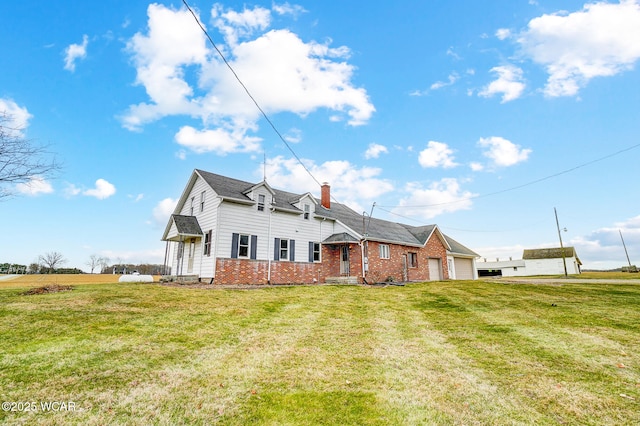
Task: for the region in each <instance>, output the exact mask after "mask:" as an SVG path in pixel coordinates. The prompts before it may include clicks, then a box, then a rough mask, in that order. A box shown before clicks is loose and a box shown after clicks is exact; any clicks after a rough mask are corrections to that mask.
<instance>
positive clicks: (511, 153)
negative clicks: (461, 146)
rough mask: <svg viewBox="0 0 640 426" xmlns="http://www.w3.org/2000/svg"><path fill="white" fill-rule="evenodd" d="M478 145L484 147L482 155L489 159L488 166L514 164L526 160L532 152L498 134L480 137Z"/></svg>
mask: <svg viewBox="0 0 640 426" xmlns="http://www.w3.org/2000/svg"><path fill="white" fill-rule="evenodd" d="M478 146H479V147H481V148H484V152H483V153H482V155H484V156H485V157H487V158H488V159H489V160H490V161H491V164H490V166H496V167H509V166H514V165H516V164H518V163H521V162H523V161H526V160H527V159H528V158H529V154H531V152H532V150H531V149H528V148H521V147H520V145H516V144H514V143H513V142H511V141H509V140H507V139H504V138H502V137H500V136H491V137H488V138H480V140H479V141H478ZM472 167H473V166H472Z"/></svg>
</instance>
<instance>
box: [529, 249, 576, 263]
mask: <svg viewBox="0 0 640 426" xmlns="http://www.w3.org/2000/svg"><path fill="white" fill-rule="evenodd" d="M562 251H563V250H562V248H560V247H552V248H542V249H526V250H524V252H523V253H522V259H525V260H527V259H529V260H531V259H559V258H562ZM564 257H565V258H566V257H575V258H576V259H577V260H578V261H580V259H578V255H577V254H576V249H575V248H573V247H564Z"/></svg>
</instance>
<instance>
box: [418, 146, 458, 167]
mask: <svg viewBox="0 0 640 426" xmlns="http://www.w3.org/2000/svg"><path fill="white" fill-rule="evenodd" d="M418 162H419V163H420V165H421V166H422V167H424V168H434V167H442V168H445V169H449V168H452V167H456V166H457V165H458V164H457V163H456V162H455V161H454V156H453V150H452V149H451V148H449V146H448V145H447V144H446V143H442V142H436V141H429V143H428V144H427V147H426V148H425V149H423V150H422V151H420V155H419V156H418Z"/></svg>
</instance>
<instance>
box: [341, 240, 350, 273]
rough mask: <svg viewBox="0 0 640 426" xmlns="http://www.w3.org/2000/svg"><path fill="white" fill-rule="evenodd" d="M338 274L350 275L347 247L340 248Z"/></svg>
mask: <svg viewBox="0 0 640 426" xmlns="http://www.w3.org/2000/svg"><path fill="white" fill-rule="evenodd" d="M340 274H341V275H346V276H349V275H350V271H349V246H346V245H345V246H342V249H341V254H340Z"/></svg>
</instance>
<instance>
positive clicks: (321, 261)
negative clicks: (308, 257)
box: [318, 217, 327, 282]
mask: <svg viewBox="0 0 640 426" xmlns="http://www.w3.org/2000/svg"><path fill="white" fill-rule="evenodd" d="M325 220H327V218H326V217H323V218H322V221H321V222H320V238H319V239H318V243H319V244H320V265H321V266H320V270H322V269H323V266H324V259H323V258H322V241H323V240H324V238H322V224H323V223H324V221H325ZM318 282H320V271H318Z"/></svg>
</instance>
